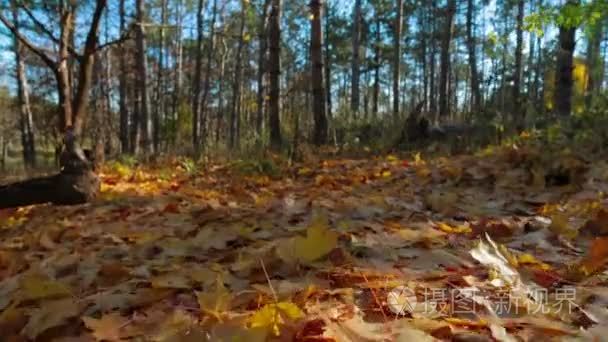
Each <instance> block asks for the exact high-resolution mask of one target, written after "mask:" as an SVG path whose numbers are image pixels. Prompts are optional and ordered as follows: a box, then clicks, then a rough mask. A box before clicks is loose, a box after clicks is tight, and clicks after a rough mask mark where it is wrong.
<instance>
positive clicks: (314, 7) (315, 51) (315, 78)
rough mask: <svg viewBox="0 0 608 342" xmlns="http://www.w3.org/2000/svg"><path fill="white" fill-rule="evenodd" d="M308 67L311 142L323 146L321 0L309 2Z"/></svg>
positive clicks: (325, 127) (323, 96)
mask: <svg viewBox="0 0 608 342" xmlns="http://www.w3.org/2000/svg"><path fill="white" fill-rule="evenodd" d="M310 11H311V17H312V18H311V20H310V22H311V30H310V66H311V82H312V97H313V98H312V100H313V115H314V132H313V142H314V143H315V144H316V145H323V144H325V143H326V142H327V116H326V114H325V89H324V86H323V51H322V46H323V29H322V27H321V19H322V15H323V12H322V4H321V0H311V1H310Z"/></svg>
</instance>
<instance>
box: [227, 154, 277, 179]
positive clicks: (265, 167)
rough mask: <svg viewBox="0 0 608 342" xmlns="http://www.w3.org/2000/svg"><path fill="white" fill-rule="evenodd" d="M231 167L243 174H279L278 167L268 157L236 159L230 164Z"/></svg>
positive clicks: (270, 175) (274, 175) (273, 175)
mask: <svg viewBox="0 0 608 342" xmlns="http://www.w3.org/2000/svg"><path fill="white" fill-rule="evenodd" d="M232 169H233V170H234V171H235V172H236V173H238V174H241V175H244V176H269V177H278V176H280V175H281V169H280V167H279V166H278V165H277V164H276V162H275V161H274V160H272V159H269V158H263V159H245V160H237V161H235V162H234V163H233V164H232Z"/></svg>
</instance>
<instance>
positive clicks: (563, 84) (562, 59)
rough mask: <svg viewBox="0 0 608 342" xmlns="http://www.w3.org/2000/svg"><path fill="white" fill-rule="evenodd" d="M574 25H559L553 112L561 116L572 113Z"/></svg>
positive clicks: (572, 3) (574, 0)
mask: <svg viewBox="0 0 608 342" xmlns="http://www.w3.org/2000/svg"><path fill="white" fill-rule="evenodd" d="M565 6H578V1H576V0H569V1H568V2H567V3H566V5H565ZM575 38H576V27H566V26H563V25H562V26H560V27H559V37H558V44H559V45H558V52H557V70H556V77H555V99H554V102H555V112H556V113H557V114H558V115H560V116H562V117H565V116H569V115H570V114H571V113H572V87H573V84H574V80H573V77H572V69H573V67H574V66H573V62H574V57H573V56H574V48H575V45H576V39H575Z"/></svg>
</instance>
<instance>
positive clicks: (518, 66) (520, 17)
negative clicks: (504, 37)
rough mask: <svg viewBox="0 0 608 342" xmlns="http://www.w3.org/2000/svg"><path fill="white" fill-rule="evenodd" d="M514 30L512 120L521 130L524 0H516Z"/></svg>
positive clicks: (523, 115) (522, 109)
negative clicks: (515, 32)
mask: <svg viewBox="0 0 608 342" xmlns="http://www.w3.org/2000/svg"><path fill="white" fill-rule="evenodd" d="M516 31H517V34H516V39H515V41H516V43H515V70H513V115H514V120H513V121H514V123H515V124H516V125H517V127H518V130H523V125H524V121H525V116H526V113H525V110H524V108H522V103H521V102H522V101H521V74H522V65H523V46H524V0H518V2H517V23H516Z"/></svg>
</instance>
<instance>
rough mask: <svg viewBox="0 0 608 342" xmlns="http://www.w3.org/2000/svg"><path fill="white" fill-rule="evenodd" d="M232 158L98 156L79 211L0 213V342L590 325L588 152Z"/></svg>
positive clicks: (579, 336) (500, 333)
mask: <svg viewBox="0 0 608 342" xmlns="http://www.w3.org/2000/svg"><path fill="white" fill-rule="evenodd" d="M245 168H246V167H244V166H243V165H237V164H232V165H230V164H226V165H215V166H207V167H206V169H205V170H198V169H196V168H195V167H192V165H189V164H187V163H184V162H183V161H179V160H170V161H169V160H168V161H167V162H166V163H164V165H162V166H151V167H133V168H130V167H127V166H124V165H122V164H118V163H113V164H111V165H108V166H106V167H105V168H104V170H103V172H102V173H101V177H102V180H103V184H102V193H101V196H100V198H99V199H98V200H96V201H95V202H94V203H91V204H87V205H81V206H75V207H58V206H49V205H42V206H33V207H27V208H21V209H18V210H17V209H16V210H3V211H0V340H1V341H24V340H34V339H35V340H40V341H123V340H140V341H141V340H144V341H265V340H277V341H434V340H443V341H518V340H524V341H527V340H534V339H536V340H541V341H548V340H560V341H562V340H572V341H575V340H581V341H586V340H594V339H595V340H598V341H599V340H603V339H605V336H607V335H608V327H607V325H606V323H607V322H608V310H607V305H608V288H607V287H606V283H607V281H608V273H603V272H604V266H605V264H606V262H607V261H608V238H607V237H605V236H608V198H606V197H605V194H606V193H608V164H607V163H606V162H605V161H601V159H592V158H591V157H590V156H585V155H584V154H579V153H577V152H574V151H572V150H567V149H559V148H555V149H548V148H546V146H542V145H535V144H532V143H531V144H523V145H520V146H514V145H511V146H505V147H500V148H495V149H492V150H487V151H484V152H480V153H478V154H476V155H461V156H452V157H437V158H430V159H427V160H425V159H424V158H423V157H421V156H420V155H419V154H416V155H408V156H406V157H404V156H397V155H389V156H381V157H376V158H365V159H339V158H332V159H327V160H319V161H315V162H308V163H304V164H302V165H297V166H294V167H290V168H285V169H282V170H280V172H277V173H276V174H273V175H270V176H269V175H264V174H261V173H257V172H255V170H256V169H259V170H261V169H262V168H256V167H252V168H249V169H253V172H252V170H249V172H244V169H245Z"/></svg>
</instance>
